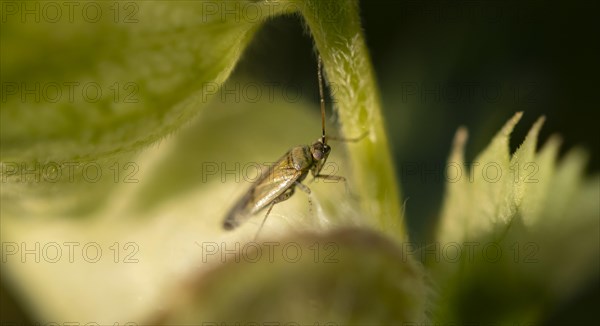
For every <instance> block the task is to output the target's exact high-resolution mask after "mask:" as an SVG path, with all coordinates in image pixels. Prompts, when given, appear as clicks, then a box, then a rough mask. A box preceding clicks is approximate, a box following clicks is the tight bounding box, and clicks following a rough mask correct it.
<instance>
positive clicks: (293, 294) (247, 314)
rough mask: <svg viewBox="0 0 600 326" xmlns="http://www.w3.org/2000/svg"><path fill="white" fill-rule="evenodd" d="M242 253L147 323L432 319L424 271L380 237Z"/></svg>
mask: <svg viewBox="0 0 600 326" xmlns="http://www.w3.org/2000/svg"><path fill="white" fill-rule="evenodd" d="M243 248H246V249H242V250H240V251H239V253H238V255H229V256H228V257H227V258H228V259H227V262H226V263H225V264H222V265H220V266H218V267H217V268H216V269H215V270H213V271H211V272H209V273H207V274H203V275H197V276H196V277H195V278H192V279H191V280H189V281H187V282H184V283H183V284H182V285H181V286H180V287H179V288H178V289H176V291H174V292H173V293H171V294H170V295H169V296H167V297H166V298H165V301H166V302H168V305H167V306H168V308H167V309H166V310H165V311H164V312H162V313H161V314H160V315H159V316H158V317H155V318H156V319H151V320H149V321H148V322H147V323H148V324H157V323H161V324H168V325H171V324H178V325H180V324H198V323H202V322H205V323H209V322H212V323H215V324H219V325H221V324H226V325H234V324H237V323H241V324H244V323H249V322H253V323H258V324H263V323H269V322H271V323H272V322H279V323H284V324H285V323H292V322H293V323H297V324H300V325H316V324H319V325H323V324H336V325H364V324H377V325H383V324H401V323H404V322H407V323H409V322H410V323H416V322H426V317H425V315H424V311H425V305H426V302H425V298H426V294H427V293H426V292H427V288H426V286H425V284H424V278H423V277H422V275H423V271H422V270H421V266H420V265H418V264H416V263H415V262H414V261H413V260H412V259H411V258H410V257H407V256H406V254H405V253H403V252H401V251H400V250H398V247H397V246H396V244H395V243H394V242H392V241H390V240H387V239H385V238H382V237H381V235H379V234H378V233H374V232H372V231H365V230H362V229H338V230H337V231H334V232H331V233H327V234H322V235H316V234H302V235H299V236H296V237H292V238H283V239H280V240H277V241H274V240H271V241H269V242H265V243H262V244H256V243H254V244H253V243H250V244H247V245H244V247H243ZM190 288H191V291H190Z"/></svg>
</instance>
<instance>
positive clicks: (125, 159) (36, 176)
mask: <svg viewBox="0 0 600 326" xmlns="http://www.w3.org/2000/svg"><path fill="white" fill-rule="evenodd" d="M23 5H25V4H23ZM220 5H221V4H219V3H215V2H213V1H196V2H189V1H172V2H168V3H167V2H158V3H157V2H148V1H129V2H124V3H119V2H110V1H98V2H89V3H85V4H77V5H76V6H74V7H73V8H71V10H73V13H72V15H66V13H68V12H69V11H68V10H69V8H67V7H65V6H66V5H65V6H63V7H61V8H60V9H61V10H62V12H63V13H65V15H64V16H62V17H61V19H58V21H57V22H55V21H52V20H49V18H48V17H50V16H48V15H49V14H48V15H43V17H42V18H43V19H41V20H40V21H37V22H36V20H34V18H35V17H33V18H31V20H29V19H24V18H22V15H21V10H22V9H24V8H21V7H22V6H21V7H19V3H7V4H6V8H5V9H6V10H7V12H6V17H7V18H6V22H5V21H3V23H2V29H1V32H0V33H1V37H2V60H1V70H0V71H1V79H2V87H3V91H2V92H3V93H2V96H3V98H2V109H1V111H0V124H1V128H0V162H1V163H0V164H1V168H2V172H1V173H2V183H3V187H2V198H3V207H2V210H3V213H4V214H13V215H20V216H23V215H26V216H44V215H45V214H46V215H47V214H57V213H62V214H64V215H65V216H84V215H86V214H88V213H89V212H91V211H93V210H95V209H97V208H98V207H101V206H102V204H103V203H104V201H105V200H106V196H107V195H108V194H109V193H110V192H111V189H112V188H113V187H114V185H115V183H118V182H121V181H123V180H124V178H125V177H126V176H127V175H134V176H135V174H137V173H138V172H139V165H136V163H135V162H133V160H134V158H135V155H136V153H137V152H139V151H141V150H143V149H145V148H146V147H147V146H149V145H151V144H155V143H156V142H157V141H160V140H161V139H163V138H164V137H165V136H167V135H169V134H170V133H172V132H173V131H175V130H177V129H178V128H180V127H181V126H182V125H183V124H184V123H186V122H187V121H189V120H190V119H191V118H192V117H193V116H194V115H196V114H197V113H198V112H199V111H200V110H201V109H202V108H203V107H204V106H205V105H206V104H207V102H208V101H209V99H210V98H211V97H212V96H213V95H214V94H215V93H216V92H217V90H218V89H219V88H220V85H221V84H222V83H223V82H224V81H225V80H226V79H227V77H228V76H229V75H230V73H231V71H232V69H233V68H234V66H235V64H236V62H237V61H238V59H239V57H240V55H241V53H242V51H243V50H244V49H245V47H246V46H247V44H248V43H249V41H250V40H251V39H252V36H253V35H254V33H255V31H256V30H257V28H258V27H260V25H261V23H262V22H263V21H264V19H262V18H266V17H262V18H261V19H256V18H253V17H250V16H247V14H246V13H245V12H243V11H242V8H245V9H246V8H248V7H250V6H252V7H257V8H261V6H263V5H265V4H260V3H259V4H257V3H255V2H253V1H241V0H240V1H230V2H228V5H231V8H233V9H232V10H231V11H229V14H230V15H232V17H234V18H235V19H224V17H223V16H222V11H220V10H219V7H220ZM13 6H17V7H16V8H13ZM26 6H27V8H29V9H31V10H33V11H34V12H36V10H37V12H38V14H39V13H43V12H46V11H43V10H44V9H43V8H46V6H47V3H45V2H43V1H35V2H34V1H30V2H27V4H26ZM3 8H4V7H3ZM13 10H16V14H12V11H13ZM48 10H49V9H48ZM9 12H10V13H11V14H9ZM277 12H278V11H276V10H275V11H273V12H272V13H273V14H275V13H277ZM26 17H29V16H26ZM38 18H40V17H38ZM133 180H134V182H135V180H136V179H135V177H134V178H133ZM82 193H85V194H87V196H81V194H82ZM88 215H89V214H88Z"/></svg>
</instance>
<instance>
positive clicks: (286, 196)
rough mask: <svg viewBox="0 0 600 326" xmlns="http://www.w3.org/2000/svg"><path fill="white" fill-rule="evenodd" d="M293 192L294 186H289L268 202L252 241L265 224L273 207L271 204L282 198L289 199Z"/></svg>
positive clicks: (278, 201)
mask: <svg viewBox="0 0 600 326" xmlns="http://www.w3.org/2000/svg"><path fill="white" fill-rule="evenodd" d="M293 194H294V188H293V187H292V188H289V189H288V190H286V191H285V192H284V193H282V194H281V195H279V197H277V198H275V199H274V200H273V201H272V202H271V204H269V209H268V210H267V213H266V214H265V217H264V218H263V221H262V223H261V224H260V227H259V228H258V231H256V235H255V236H254V241H256V239H258V234H259V233H260V231H261V230H262V228H263V226H264V225H265V222H266V221H267V217H269V214H271V210H272V209H273V206H275V204H277V203H281V202H282V201H284V200H288V199H290V197H292V195H293Z"/></svg>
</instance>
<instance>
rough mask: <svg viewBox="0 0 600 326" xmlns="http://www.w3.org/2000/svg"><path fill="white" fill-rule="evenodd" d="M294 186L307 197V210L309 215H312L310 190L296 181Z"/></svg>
mask: <svg viewBox="0 0 600 326" xmlns="http://www.w3.org/2000/svg"><path fill="white" fill-rule="evenodd" d="M296 186H297V187H298V188H299V189H300V190H302V191H304V192H305V193H306V194H307V195H308V210H309V211H310V214H311V215H312V214H313V203H312V199H311V197H310V195H311V194H312V192H311V191H310V188H309V187H308V186H307V185H304V184H302V183H300V182H298V181H296Z"/></svg>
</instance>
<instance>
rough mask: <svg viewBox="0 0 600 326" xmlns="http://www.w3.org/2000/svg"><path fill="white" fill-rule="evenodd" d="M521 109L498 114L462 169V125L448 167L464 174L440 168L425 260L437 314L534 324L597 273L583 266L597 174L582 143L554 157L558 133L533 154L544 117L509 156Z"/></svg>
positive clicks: (593, 225)
mask: <svg viewBox="0 0 600 326" xmlns="http://www.w3.org/2000/svg"><path fill="white" fill-rule="evenodd" d="M520 117H521V113H518V114H516V115H515V116H514V117H513V118H512V119H511V120H509V122H507V124H506V125H505V126H504V127H503V128H502V130H501V131H500V132H499V133H498V134H497V135H496V136H495V137H494V139H493V140H492V141H491V143H490V145H489V146H488V147H487V148H486V149H485V150H484V151H483V152H482V153H481V154H480V155H478V156H477V158H476V159H475V160H474V163H473V164H471V168H470V170H469V169H467V168H466V167H465V164H464V146H465V142H466V138H467V136H466V131H465V130H464V129H459V131H458V132H457V134H456V137H455V142H454V145H453V150H452V153H451V155H450V158H449V163H448V167H449V169H448V170H449V171H453V172H455V171H462V172H463V173H462V175H461V174H460V173H450V172H449V173H448V176H449V177H448V179H449V180H448V181H449V183H448V187H447V190H446V198H445V202H444V207H443V210H442V214H441V220H440V223H439V226H438V230H437V241H438V242H436V244H435V246H436V247H435V248H436V249H437V252H436V255H435V259H427V260H428V265H429V267H430V268H431V270H432V272H433V275H434V278H435V279H436V281H437V283H438V284H440V285H441V295H440V297H441V300H440V304H439V306H438V311H437V314H438V315H437V319H439V320H443V321H446V322H447V321H455V322H468V321H472V320H477V321H479V322H511V323H514V322H517V323H536V322H543V321H544V320H543V319H542V318H543V317H544V316H547V315H548V314H549V313H550V312H551V311H552V309H555V308H556V307H557V306H558V305H559V304H562V303H564V302H565V301H566V300H568V298H570V297H572V296H574V295H576V294H577V293H578V291H580V290H581V289H582V287H583V286H585V284H587V282H591V281H592V280H594V279H596V278H597V275H598V274H600V268H599V266H598V265H597V264H590V262H591V261H592V262H593V261H596V262H597V258H598V256H599V255H600V249H599V247H598V246H597V241H598V234H597V230H598V228H599V227H600V224H599V220H598V212H599V211H600V206H599V205H600V204H599V203H598V200H597V199H598V198H599V196H600V193H599V192H600V179H599V178H598V176H597V175H596V176H594V177H592V178H589V177H585V176H584V173H583V171H584V166H585V162H586V155H585V154H584V152H583V151H581V150H572V151H571V152H569V153H568V154H567V155H566V156H565V157H564V158H563V159H561V160H560V161H558V162H557V153H558V147H559V143H560V142H559V140H558V138H557V137H551V138H550V139H549V140H548V141H547V143H546V144H545V145H544V146H543V148H542V149H541V150H540V151H539V152H536V146H537V137H538V133H539V130H540V128H541V126H542V124H543V121H544V118H540V119H539V120H538V121H537V122H536V123H535V124H534V125H533V127H532V128H531V130H530V131H529V133H528V135H527V137H526V139H525V141H524V142H523V144H522V145H521V146H520V147H519V149H518V150H517V151H516V152H515V153H514V154H513V155H512V156H510V154H509V150H508V137H509V135H510V133H511V131H512V129H513V128H514V126H515V125H516V123H517V122H518V120H519V119H520ZM486 166H488V167H494V168H493V171H491V170H492V169H491V168H490V171H486ZM498 172H500V173H498ZM452 250H454V251H452ZM456 251H458V252H456ZM449 252H450V253H451V254H449Z"/></svg>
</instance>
